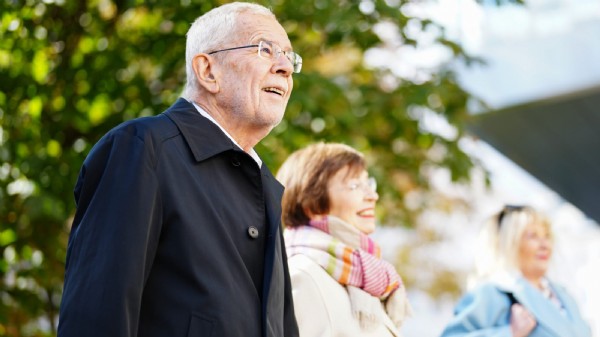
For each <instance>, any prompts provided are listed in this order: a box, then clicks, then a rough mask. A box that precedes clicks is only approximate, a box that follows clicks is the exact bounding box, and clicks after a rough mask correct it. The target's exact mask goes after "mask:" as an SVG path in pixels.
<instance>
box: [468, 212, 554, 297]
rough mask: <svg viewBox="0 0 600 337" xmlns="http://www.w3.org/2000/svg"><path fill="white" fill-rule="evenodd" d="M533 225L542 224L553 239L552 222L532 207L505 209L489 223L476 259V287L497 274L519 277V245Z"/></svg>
mask: <svg viewBox="0 0 600 337" xmlns="http://www.w3.org/2000/svg"><path fill="white" fill-rule="evenodd" d="M531 223H539V224H542V225H543V226H544V227H545V228H546V230H547V231H548V233H549V235H550V239H551V240H552V239H553V235H552V228H551V225H550V221H549V220H548V218H546V217H545V216H544V215H542V214H541V213H539V212H537V211H536V210H535V209H533V208H531V207H529V206H523V207H518V208H514V206H513V207H511V206H507V207H505V208H504V209H503V210H502V211H500V212H498V213H497V214H496V215H495V216H493V217H492V218H491V219H489V221H487V222H486V223H485V224H484V226H483V228H482V230H481V232H480V234H479V241H478V247H477V253H476V257H475V273H474V275H472V276H471V277H470V279H469V284H468V287H469V288H472V287H474V286H476V285H478V284H480V283H482V282H486V281H489V280H490V279H491V278H493V277H494V276H496V275H499V274H503V275H514V274H519V273H520V272H521V271H520V270H519V261H518V259H519V246H520V243H521V239H522V238H523V233H524V232H525V229H526V228H527V226H528V225H529V224H531Z"/></svg>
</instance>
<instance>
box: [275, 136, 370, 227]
mask: <svg viewBox="0 0 600 337" xmlns="http://www.w3.org/2000/svg"><path fill="white" fill-rule="evenodd" d="M346 167H347V168H348V175H354V174H358V173H360V172H361V171H363V170H365V169H366V162H365V159H364V156H363V155H362V154H361V153H360V152H358V151H357V150H355V149H353V148H351V147H350V146H348V145H345V144H340V143H323V142H320V143H316V144H312V145H309V146H307V147H305V148H302V149H300V150H298V151H296V152H294V153H292V154H291V155H290V156H289V157H288V159H287V160H286V161H285V162H284V163H283V164H282V165H281V167H280V168H279V171H278V172H277V179H278V180H279V181H280V182H281V183H282V184H283V185H284V186H285V192H284V193H283V200H282V212H281V218H282V223H283V224H284V226H287V227H298V226H303V225H306V223H307V222H308V221H309V220H310V215H311V214H313V215H314V214H327V213H328V212H329V207H330V202H329V195H328V193H327V187H328V184H329V181H330V180H331V178H332V177H333V176H334V175H335V174H336V173H338V172H339V171H340V170H342V169H344V168H346Z"/></svg>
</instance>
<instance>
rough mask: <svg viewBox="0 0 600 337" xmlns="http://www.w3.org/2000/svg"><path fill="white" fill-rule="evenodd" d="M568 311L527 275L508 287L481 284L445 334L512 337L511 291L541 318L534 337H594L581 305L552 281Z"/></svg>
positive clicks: (456, 312) (458, 309) (464, 301)
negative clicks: (535, 286) (561, 310)
mask: <svg viewBox="0 0 600 337" xmlns="http://www.w3.org/2000/svg"><path fill="white" fill-rule="evenodd" d="M550 287H552V290H553V291H554V293H555V294H556V296H557V297H558V298H559V299H560V301H561V303H562V305H563V307H564V309H565V311H566V313H565V314H564V315H563V314H562V313H561V312H560V310H559V309H558V308H557V306H556V305H554V304H553V303H552V302H550V300H548V299H547V298H545V297H544V295H543V294H542V293H541V292H540V291H539V290H537V289H535V288H534V287H533V286H531V284H530V283H529V282H527V281H526V280H525V279H523V278H519V279H517V280H516V282H515V283H514V285H513V286H512V287H510V289H508V288H504V287H502V286H498V285H496V284H492V283H486V284H483V285H480V286H479V287H478V288H476V289H474V290H473V291H471V292H469V293H467V294H466V295H465V296H464V297H463V298H462V299H461V300H460V302H459V303H458V305H457V306H456V308H455V310H454V317H453V319H452V321H450V323H449V324H448V325H447V326H446V328H445V329H444V331H443V332H442V336H443V337H446V336H468V337H484V336H485V337H511V336H512V333H511V331H510V307H511V304H512V303H511V300H510V298H509V296H508V295H507V293H512V294H513V296H514V298H515V300H516V301H517V302H518V303H520V304H521V305H523V306H524V307H525V308H526V309H527V310H528V311H529V312H530V313H531V314H532V315H533V316H535V319H536V321H537V325H536V327H535V329H534V330H533V331H532V333H531V334H530V335H529V336H530V337H590V336H591V332H590V329H589V327H588V325H587V324H586V323H585V321H584V320H583V318H582V317H581V315H580V314H579V310H578V309H577V304H576V303H575V301H574V300H573V298H572V297H571V296H569V294H567V292H566V291H565V289H564V288H562V287H560V286H558V285H556V284H554V283H550Z"/></svg>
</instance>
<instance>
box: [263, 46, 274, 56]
mask: <svg viewBox="0 0 600 337" xmlns="http://www.w3.org/2000/svg"><path fill="white" fill-rule="evenodd" d="M260 52H261V53H263V54H265V55H272V54H273V49H272V48H270V47H268V46H263V47H262V49H261V50H260Z"/></svg>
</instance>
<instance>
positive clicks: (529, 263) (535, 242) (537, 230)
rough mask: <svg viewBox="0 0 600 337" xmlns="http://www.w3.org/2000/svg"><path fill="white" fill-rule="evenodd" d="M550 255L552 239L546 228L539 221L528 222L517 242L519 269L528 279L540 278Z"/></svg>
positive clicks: (543, 273)
mask: <svg viewBox="0 0 600 337" xmlns="http://www.w3.org/2000/svg"><path fill="white" fill-rule="evenodd" d="M551 256H552V241H551V240H550V233H549V232H548V229H547V228H546V227H545V226H544V225H543V224H541V223H537V222H535V223H530V224H529V225H527V227H526V228H525V231H524V232H523V236H522V237H521V242H520V244H519V262H518V263H519V269H520V270H521V272H522V273H523V276H525V278H526V279H528V280H534V281H536V282H537V281H538V280H539V279H540V278H542V277H543V276H544V275H545V274H546V271H547V270H548V266H549V263H550V257H551Z"/></svg>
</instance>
